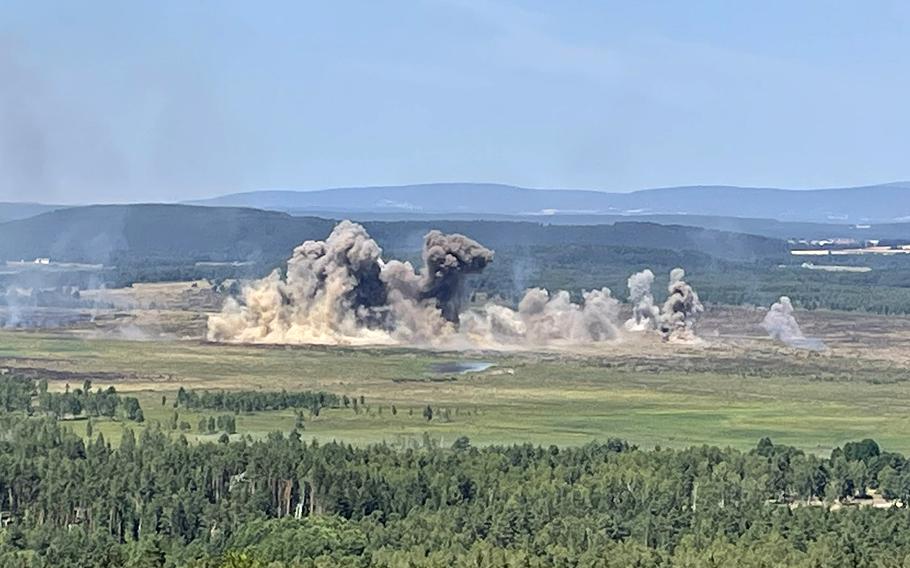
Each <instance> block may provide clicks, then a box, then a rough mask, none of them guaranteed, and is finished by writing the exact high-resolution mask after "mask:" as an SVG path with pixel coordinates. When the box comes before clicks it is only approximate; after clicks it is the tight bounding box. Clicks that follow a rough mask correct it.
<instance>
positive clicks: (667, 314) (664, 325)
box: [658, 268, 705, 342]
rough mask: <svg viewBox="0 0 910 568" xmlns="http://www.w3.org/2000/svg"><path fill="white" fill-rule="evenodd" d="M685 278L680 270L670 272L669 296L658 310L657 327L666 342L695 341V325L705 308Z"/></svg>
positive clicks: (684, 272)
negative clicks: (658, 320)
mask: <svg viewBox="0 0 910 568" xmlns="http://www.w3.org/2000/svg"><path fill="white" fill-rule="evenodd" d="M685 277H686V271H685V270H683V269H682V268H674V269H673V270H671V271H670V285H669V286H668V287H667V292H668V293H669V295H668V296H667V300H666V301H665V302H664V305H663V308H662V309H661V310H660V322H659V326H658V329H659V331H660V334H661V336H662V337H663V338H664V339H665V340H667V341H673V342H693V341H697V337H696V335H695V323H696V321H697V319H698V315H699V314H701V313H702V312H703V311H705V308H704V306H702V304H701V301H699V299H698V294H697V293H696V292H695V290H694V289H693V288H692V286H690V285H689V284H688V283H687V282H686V281H685Z"/></svg>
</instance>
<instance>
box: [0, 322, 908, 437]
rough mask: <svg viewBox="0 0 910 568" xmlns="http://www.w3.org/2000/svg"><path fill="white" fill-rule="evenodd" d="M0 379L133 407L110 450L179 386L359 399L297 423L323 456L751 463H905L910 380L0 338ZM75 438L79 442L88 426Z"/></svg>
mask: <svg viewBox="0 0 910 568" xmlns="http://www.w3.org/2000/svg"><path fill="white" fill-rule="evenodd" d="M728 351H729V350H728ZM665 355H666V354H665ZM459 360H471V361H487V362H491V363H493V364H494V366H493V367H491V368H490V369H489V370H487V371H484V372H480V373H472V374H467V375H458V376H453V375H444V374H442V375H440V374H435V373H433V371H432V366H433V365H434V364H438V363H441V362H450V361H459ZM0 367H5V368H7V369H9V370H10V371H11V372H17V373H23V372H24V373H28V374H32V375H33V376H44V377H47V378H49V379H50V380H51V388H52V389H56V390H62V389H63V388H65V384H67V383H69V384H71V385H72V386H73V387H76V386H79V385H81V384H82V382H83V380H85V379H91V380H92V381H93V384H94V385H95V386H107V385H110V384H113V385H115V386H116V388H117V389H118V391H121V392H129V393H131V394H135V395H136V396H138V397H139V399H140V402H141V404H142V408H143V410H144V412H145V416H146V423H145V425H144V426H135V425H132V424H129V423H121V422H110V421H98V420H96V421H94V422H93V424H94V428H95V431H100V432H103V433H104V434H105V436H106V437H108V439H112V440H113V441H115V442H116V440H117V439H118V438H119V436H120V434H121V432H122V429H123V428H124V426H128V427H153V426H154V424H155V423H156V422H161V423H162V424H165V423H167V422H168V421H169V420H170V419H171V417H172V415H173V413H174V409H173V408H172V406H171V403H172V401H173V400H174V398H175V393H176V391H177V389H178V388H179V387H180V386H184V387H186V388H196V389H210V390H215V389H244V390H255V389H262V390H281V389H287V390H310V389H312V390H327V391H330V392H335V393H338V394H347V395H349V396H357V397H359V396H361V395H362V396H364V397H365V399H366V407H367V408H366V409H365V410H364V411H362V412H360V414H355V413H354V412H353V411H352V410H350V409H334V410H323V412H322V413H321V414H320V416H318V417H310V416H309V415H308V413H307V416H306V426H305V432H304V436H305V437H306V438H316V439H319V440H321V441H327V440H342V441H345V442H350V443H354V444H367V443H378V442H386V443H390V444H396V445H408V444H412V445H413V444H418V443H422V441H423V440H424V438H426V437H428V438H429V439H431V440H433V441H434V442H436V443H440V444H443V445H448V444H451V443H452V441H454V440H455V439H456V438H457V437H459V436H468V437H469V438H470V439H471V441H472V443H474V444H499V443H514V442H531V443H533V444H541V445H549V444H558V445H577V444H584V443H586V442H590V441H592V440H604V439H606V438H610V437H619V438H624V439H627V440H629V441H630V442H632V443H635V444H638V445H641V446H654V445H661V446H688V445H693V444H712V445H720V446H726V445H729V446H733V447H737V448H749V447H753V446H754V445H755V443H756V442H757V441H758V439H759V438H761V437H763V436H770V437H771V438H772V439H773V440H774V441H775V442H780V443H787V444H792V445H796V446H799V447H802V448H804V449H806V450H809V451H817V452H822V453H825V452H827V451H829V450H830V449H831V448H832V447H834V446H837V445H840V444H842V443H843V442H845V441H849V440H855V439H860V438H864V437H873V438H875V439H876V440H878V441H879V443H880V444H882V446H883V447H885V448H887V449H893V450H900V451H903V452H910V435H908V432H910V382H907V381H906V380H905V379H906V378H908V377H906V376H905V375H906V373H905V370H904V369H902V368H899V367H898V368H895V367H894V366H887V365H884V364H879V363H877V362H875V361H869V362H864V361H856V360H848V359H846V358H845V359H837V358H833V359H832V358H831V357H828V358H820V357H819V358H813V356H810V355H806V354H799V353H793V352H784V353H780V352H777V351H769V352H767V353H764V354H762V353H759V354H757V355H755V354H752V355H748V356H746V355H744V354H742V353H735V352H733V353H731V352H726V351H725V352H722V353H704V352H701V351H699V350H690V351H689V352H687V353H685V354H683V355H679V356H658V357H654V356H649V357H647V358H645V357H643V356H640V355H635V354H629V353H619V354H614V353H611V352H610V351H609V350H607V351H604V352H602V353H597V352H592V353H588V354H536V353H512V354H502V353H481V352H473V353H436V352H429V351H420V350H405V349H347V348H317V347H308V348H289V347H254V346H232V345H214V344H207V343H203V342H192V341H154V342H152V341H149V342H137V341H122V340H109V339H105V340H102V339H83V338H80V337H78V336H75V335H72V334H65V333H59V334H56V333H35V332H0ZM826 369H828V370H826ZM838 369H839V371H836V372H835V371H833V370H838ZM872 377H874V380H872V379H871V378H872ZM162 396H164V397H166V398H167V403H166V404H165V405H163V406H162V404H161V399H162ZM428 404H429V405H431V406H432V407H433V409H434V412H435V417H434V419H433V420H432V421H429V422H428V421H427V420H425V419H424V417H423V409H424V408H425V407H426V405H428ZM393 405H394V406H395V407H396V410H397V414H395V415H393V413H392V406H393ZM210 414H212V415H214V414H218V413H205V412H203V413H195V412H189V411H185V410H183V409H181V410H180V411H179V420H180V421H186V422H188V423H189V424H190V425H191V426H192V430H191V431H190V432H188V433H187V436H188V437H189V438H190V439H196V438H197V437H198V438H202V439H215V438H217V436H198V435H197V434H196V424H197V423H198V421H199V418H200V417H202V416H208V415H210ZM294 422H295V416H294V411H293V410H288V411H282V412H263V413H253V414H240V415H239V416H238V417H237V424H238V431H239V433H240V434H250V435H252V436H264V435H266V434H267V433H268V432H271V431H275V430H281V431H284V432H288V431H290V430H291V429H292V428H293V426H294ZM70 424H71V425H72V428H73V429H74V430H76V431H77V432H84V431H85V421H84V420H83V421H73V422H71V423H70Z"/></svg>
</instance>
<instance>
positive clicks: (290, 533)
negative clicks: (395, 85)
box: [0, 413, 910, 568]
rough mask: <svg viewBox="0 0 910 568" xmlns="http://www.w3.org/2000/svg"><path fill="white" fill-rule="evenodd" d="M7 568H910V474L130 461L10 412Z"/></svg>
mask: <svg viewBox="0 0 910 568" xmlns="http://www.w3.org/2000/svg"><path fill="white" fill-rule="evenodd" d="M0 431H2V432H3V433H4V435H3V436H2V437H0V565H2V566H11V567H19V566H22V567H26V566H27V567H46V566H47V567H49V566H54V567H67V566H79V567H95V566H98V567H100V566H136V567H138V566H142V567H145V566H199V567H206V568H210V567H222V566H224V567H228V566H231V567H234V568H237V567H241V566H272V567H281V566H286V567H291V566H336V565H345V566H355V567H356V566H389V567H393V566H394V567H397V566H516V567H518V566H702V565H715V566H725V565H738V566H772V565H803V566H829V565H854V566H860V565H873V564H875V565H880V566H899V565H901V564H900V563H901V562H903V561H905V560H907V559H910V511H908V509H907V508H904V507H898V506H893V507H891V508H888V509H875V508H872V507H853V506H847V507H845V508H843V509H841V510H840V511H836V512H835V511H831V510H830V509H829V507H830V505H832V504H833V503H844V504H853V503H860V502H863V501H864V500H867V497H868V495H869V494H870V493H871V492H873V491H875V492H879V493H881V494H882V495H884V496H886V497H888V498H891V499H899V500H901V501H903V502H906V501H907V500H908V499H910V463H908V461H907V460H906V459H905V458H904V457H903V456H902V455H900V454H897V453H892V452H887V451H882V450H881V449H880V448H879V446H878V445H877V444H876V443H875V442H874V441H872V440H863V441H860V442H855V443H850V444H846V445H844V446H843V447H841V448H838V449H836V450H834V452H832V453H831V455H830V456H827V457H821V456H816V455H814V454H809V453H805V452H803V451H801V450H798V449H796V448H793V447H789V446H782V445H777V444H774V443H773V442H772V441H770V440H767V439H765V440H762V441H761V442H760V443H759V444H758V445H757V446H756V447H755V448H754V449H753V450H751V451H747V452H742V451H738V450H734V449H729V448H728V449H720V448H716V447H708V446H702V447H692V448H688V449H682V450H678V449H666V448H656V449H653V450H643V449H639V448H636V447H635V446H632V445H630V444H628V443H626V442H623V441H619V440H609V441H606V442H603V443H592V444H588V445H585V446H582V447H578V448H560V447H555V446H550V447H539V446H533V445H529V444H526V445H514V446H492V447H483V448H478V447H473V446H472V445H471V444H470V441H469V440H468V439H467V438H463V437H462V438H459V439H458V440H457V442H456V444H454V445H453V446H452V447H449V448H439V447H434V446H432V445H428V446H427V447H424V448H419V449H406V450H398V449H393V448H391V447H389V446H386V445H381V444H380V445H373V446H369V447H363V448H357V447H352V446H349V445H345V444H339V443H330V444H318V443H316V442H311V443H308V442H306V441H304V440H303V439H301V436H300V434H299V433H296V432H294V433H291V434H290V435H284V434H281V433H274V434H271V435H269V436H268V437H267V438H265V439H256V440H254V439H251V438H249V437H240V438H239V439H235V440H229V439H227V438H226V437H225V436H222V437H221V438H220V439H219V441H217V442H201V443H197V444H190V443H188V441H187V439H186V438H185V437H184V436H183V435H182V434H180V433H176V432H173V431H169V430H165V429H161V428H158V427H146V428H142V429H141V430H140V431H139V434H138V437H137V435H136V434H134V432H133V430H132V429H129V428H125V429H124V432H123V436H122V440H121V442H120V443H119V445H117V446H116V447H114V446H113V445H112V444H110V443H109V442H108V441H107V440H105V438H104V437H103V436H102V435H101V434H98V435H96V436H95V437H94V438H93V439H90V440H87V441H86V440H83V439H82V438H81V437H79V436H77V435H75V434H74V433H72V432H70V431H69V430H68V429H67V428H66V426H65V423H63V422H59V421H56V420H54V419H52V418H49V417H31V418H29V417H27V416H25V415H24V414H23V413H5V414H3V415H0Z"/></svg>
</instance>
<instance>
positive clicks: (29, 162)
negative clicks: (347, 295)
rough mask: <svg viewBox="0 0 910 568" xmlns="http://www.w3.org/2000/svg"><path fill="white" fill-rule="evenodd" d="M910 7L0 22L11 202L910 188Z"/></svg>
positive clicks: (97, 12) (571, 4)
mask: <svg viewBox="0 0 910 568" xmlns="http://www.w3.org/2000/svg"><path fill="white" fill-rule="evenodd" d="M908 150H910V3H907V2H902V1H897V0H895V1H875V0H869V1H845V2H830V1H812V0H805V1H800V2H791V1H783V0H762V1H748V0H742V1H737V2H729V1H716V2H715V1H709V0H705V1H698V2H670V1H667V2H661V1H646V2H628V1H621V2H619V1H618V2H613V1H604V0H590V1H585V0H564V1H560V2H552V1H549V0H546V1H528V2H517V1H501V2H499V1H495V2H494V1H481V0H478V1H469V0H411V1H399V0H383V1H381V2H377V1H375V0H364V1H348V0H333V1H331V2H310V1H304V0H296V1H287V2H282V1H263V2H248V1H244V2H232V1H228V0H217V1H215V0H213V1H201V0H176V1H169V0H156V1H155V2H122V1H120V0H117V1H110V2H107V1H95V0H85V1H82V2H57V1H53V2H51V1H46V0H0V200H4V201H40V202H51V203H86V202H136V201H180V200H184V199H194V198H200V197H206V196H213V195H219V194H225V193H231V192H237V191H250V190H256V189H267V188H268V189H275V188H284V189H301V190H306V189H321V188H327V187H343V186H365V185H392V184H408V183H425V182H435V181H478V182H479V181H483V182H499V183H508V184H515V185H521V186H526V187H546V188H586V189H600V190H608V191H631V190H635V189H641V188H648V187H663V186H674V185H695V184H725V185H742V186H765V187H769V186H773V187H788V188H810V187H837V186H851V185H861V184H872V183H880V182H889V181H896V180H907V179H910V159H908V155H910V151H908Z"/></svg>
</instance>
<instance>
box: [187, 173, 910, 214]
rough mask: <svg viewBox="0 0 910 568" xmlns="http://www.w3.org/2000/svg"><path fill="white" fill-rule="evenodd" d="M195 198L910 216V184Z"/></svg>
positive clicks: (430, 207) (351, 208)
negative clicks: (806, 188)
mask: <svg viewBox="0 0 910 568" xmlns="http://www.w3.org/2000/svg"><path fill="white" fill-rule="evenodd" d="M190 203H192V204H195V205H208V206H229V207H253V208H257V209H269V210H275V211H283V212H287V213H291V214H294V215H299V214H310V215H313V214H317V215H326V214H328V213H331V214H333V215H345V214H361V215H362V214H382V215H398V216H402V217H403V218H407V217H408V216H426V215H432V216H440V215H442V216H445V215H457V216H459V217H465V218H467V217H473V218H489V217H491V216H497V215H500V216H501V215H506V216H521V217H529V216H533V217H542V218H553V217H561V216H582V217H589V216H600V215H610V216H654V215H664V216H666V215H673V216H678V215H696V216H720V217H745V218H759V219H772V220H776V221H791V222H814V223H838V224H867V223H889V222H903V221H910V182H896V183H890V184H881V185H870V186H863V187H848V188H839V189H814V190H786V189H774V188H749V187H732V186H686V187H670V188H661V189H646V190H641V191H634V192H631V193H608V192H601V191H590V190H573V189H558V190H557V189H528V188H522V187H515V186H510V185H500V184H484V183H433V184H422V185H405V186H377V187H354V188H337V189H325V190H318V191H274V190H268V191H253V192H246V193H235V194H230V195H224V196H221V197H215V198H211V199H204V200H197V201H193V202H190Z"/></svg>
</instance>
